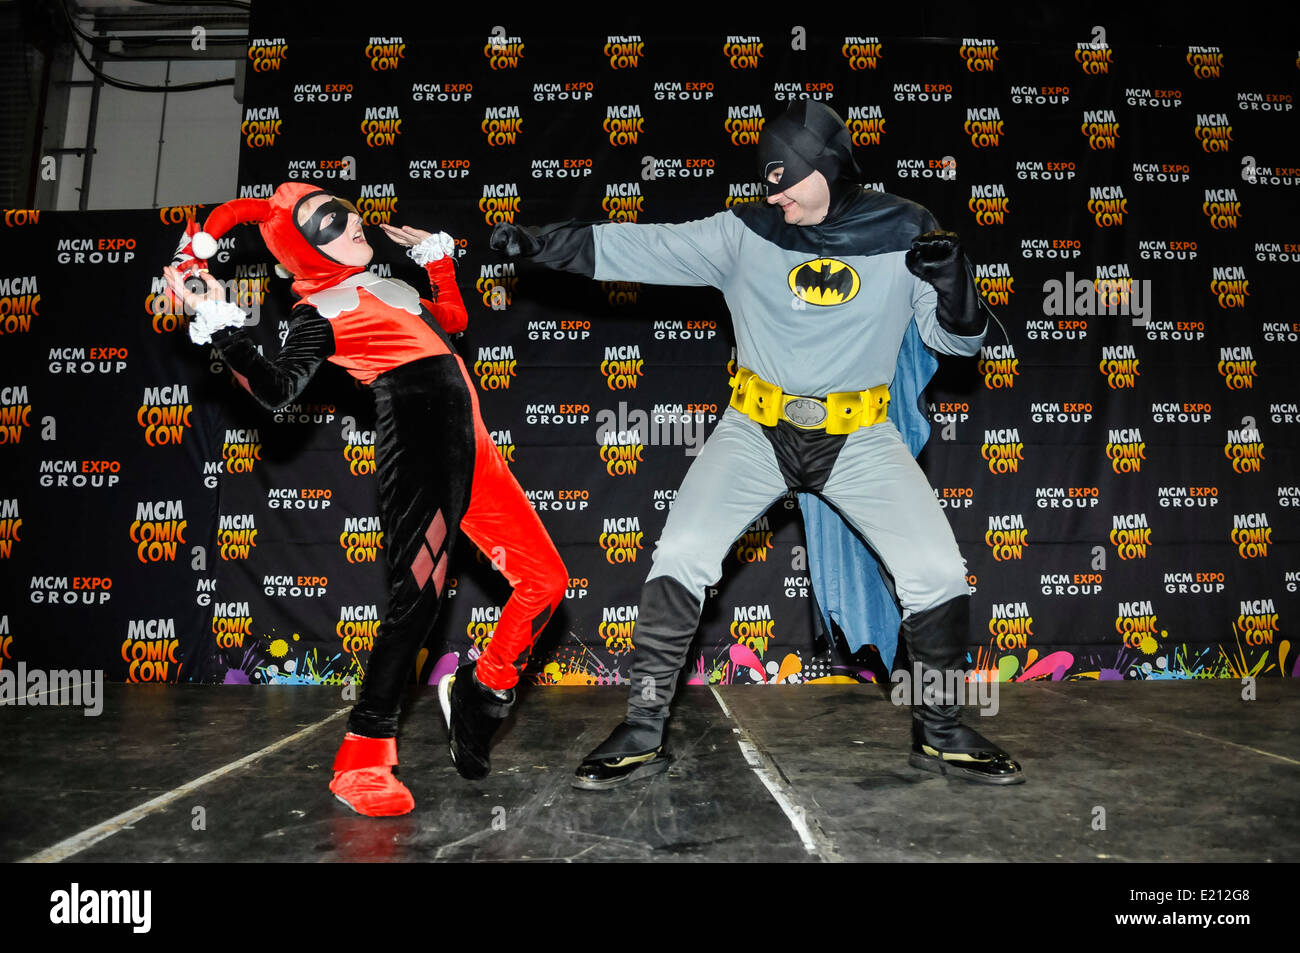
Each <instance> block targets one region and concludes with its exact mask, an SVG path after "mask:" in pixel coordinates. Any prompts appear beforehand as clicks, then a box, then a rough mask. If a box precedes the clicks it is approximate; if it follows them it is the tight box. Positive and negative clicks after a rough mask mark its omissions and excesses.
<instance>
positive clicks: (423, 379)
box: [348, 354, 569, 738]
mask: <svg viewBox="0 0 1300 953" xmlns="http://www.w3.org/2000/svg"><path fill="white" fill-rule="evenodd" d="M371 390H372V392H373V394H374V397H375V410H376V415H377V420H376V440H375V443H376V447H375V460H376V467H377V476H378V479H379V514H380V520H381V522H382V523H383V527H384V533H385V535H384V554H385V560H386V564H387V570H388V611H387V612H386V614H385V617H384V621H383V622H382V623H381V624H380V626H379V631H378V633H377V634H376V636H375V647H374V650H373V651H372V652H371V654H370V662H369V664H368V666H367V668H366V678H365V684H364V687H363V688H362V691H361V697H360V699H359V700H358V702H357V704H356V707H355V708H353V710H352V714H351V716H350V718H349V720H348V730H349V731H351V732H354V733H356V734H358V735H363V736H365V737H368V738H391V737H395V736H396V734H397V716H398V711H399V708H400V707H401V697H402V693H403V691H404V690H405V688H406V684H407V680H408V678H409V677H410V674H411V671H412V669H413V667H414V664H415V658H416V654H417V653H418V652H419V649H420V647H421V645H422V644H423V642H424V639H425V637H426V636H427V635H428V633H429V630H430V628H431V627H432V626H433V623H434V620H435V619H436V618H437V614H438V608H439V606H440V605H441V603H442V599H443V591H444V587H445V585H446V577H447V566H448V563H449V561H450V557H451V548H452V543H453V542H454V540H455V538H456V533H457V530H461V531H463V532H464V533H465V535H466V536H468V537H469V538H470V540H471V541H472V542H473V543H474V544H475V545H476V546H478V548H479V549H481V550H482V551H483V552H484V553H489V554H491V555H492V556H493V563H494V564H495V565H496V566H497V567H498V568H499V569H500V570H501V573H502V575H504V576H505V577H506V579H507V580H508V581H509V582H510V584H511V585H512V586H513V587H514V592H513V593H512V594H511V596H510V598H509V599H508V600H507V601H506V604H505V606H504V607H503V608H502V610H501V618H500V620H499V621H498V622H497V627H496V632H495V633H494V634H493V636H492V640H491V641H490V642H489V643H488V645H487V647H486V648H485V649H484V651H483V654H482V655H481V656H479V659H478V664H477V666H476V669H475V672H476V674H477V676H478V679H479V681H480V682H482V683H483V684H484V685H487V686H488V687H489V688H494V689H505V688H510V687H511V686H513V685H514V684H515V683H516V682H517V681H518V680H519V674H520V672H522V671H523V668H524V665H525V664H526V663H527V662H528V656H529V653H530V652H531V651H532V647H533V643H534V642H536V641H537V637H538V636H539V635H540V634H541V631H542V628H543V627H544V626H545V625H546V622H547V620H549V619H550V617H551V614H552V613H553V612H554V611H555V609H556V608H557V607H558V606H559V604H560V601H561V600H562V599H563V598H564V590H565V588H566V587H567V586H568V581H569V577H568V571H567V570H566V569H565V567H564V563H563V561H562V560H561V559H560V555H559V553H558V552H556V549H555V545H554V544H553V543H552V542H551V539H550V537H549V536H548V535H547V533H546V529H545V528H544V527H543V526H542V521H541V520H540V519H539V518H538V516H537V512H536V511H535V510H534V509H533V506H532V504H531V503H530V502H529V501H528V498H527V497H526V496H524V491H523V490H522V489H521V488H520V486H519V483H518V482H517V481H516V480H515V478H514V475H513V474H512V473H511V472H510V470H509V468H508V467H507V466H506V464H505V461H504V460H502V459H501V454H500V453H499V452H498V451H497V449H496V446H495V445H494V444H493V443H492V438H491V437H490V436H488V432H487V428H486V427H484V425H483V421H482V418H481V417H480V416H479V408H478V395H477V393H476V392H475V390H474V383H473V381H472V379H471V378H470V376H469V373H468V372H467V371H466V369H465V365H464V362H463V361H461V359H460V358H459V357H458V356H456V355H452V354H443V355H438V356H436V357H427V358H422V359H421V360H418V361H413V362H412V363H410V364H404V365H402V366H401V367H397V368H394V369H393V370H391V371H388V372H386V373H384V374H381V375H380V376H379V377H378V378H376V380H375V381H374V383H373V384H372V385H371Z"/></svg>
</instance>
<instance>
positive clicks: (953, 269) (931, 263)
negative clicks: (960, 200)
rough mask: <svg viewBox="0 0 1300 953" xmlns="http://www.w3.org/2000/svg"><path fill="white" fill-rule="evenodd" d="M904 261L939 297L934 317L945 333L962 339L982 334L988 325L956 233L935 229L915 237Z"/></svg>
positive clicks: (909, 269) (908, 268)
mask: <svg viewBox="0 0 1300 953" xmlns="http://www.w3.org/2000/svg"><path fill="white" fill-rule="evenodd" d="M904 261H905V262H906V264H907V270H908V271H910V272H911V273H912V274H914V275H916V277H918V278H920V279H921V280H922V281H928V282H929V283H930V284H931V285H933V286H934V290H935V291H936V292H937V293H938V296H939V301H938V304H937V306H936V310H935V317H936V318H938V320H939V324H940V325H941V326H942V327H943V329H944V330H945V331H948V332H950V333H952V334H959V335H961V336H962V337H974V336H976V335H980V334H983V333H984V329H985V328H986V327H987V324H988V322H987V321H985V320H984V318H983V316H982V315H981V314H980V302H979V292H977V291H976V290H975V283H974V282H973V281H972V280H971V276H970V267H969V265H967V263H966V256H965V255H963V254H962V252H961V239H959V238H958V237H957V233H956V232H945V231H942V230H939V229H936V230H934V231H929V232H926V233H925V234H924V235H918V236H917V237H916V238H913V239H912V248H911V250H910V251H909V252H908V253H907V256H906V257H905V258H904Z"/></svg>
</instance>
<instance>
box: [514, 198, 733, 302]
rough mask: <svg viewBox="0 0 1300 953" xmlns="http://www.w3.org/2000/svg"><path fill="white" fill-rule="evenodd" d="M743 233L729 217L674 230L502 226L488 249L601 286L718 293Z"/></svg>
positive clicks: (624, 225)
mask: <svg viewBox="0 0 1300 953" xmlns="http://www.w3.org/2000/svg"><path fill="white" fill-rule="evenodd" d="M742 228H743V226H742V225H741V224H740V222H739V220H738V219H737V218H736V217H735V216H734V215H732V214H731V213H730V212H719V213H717V214H716V215H712V216H710V217H709V218H703V219H697V220H696V221H693V222H683V223H681V224H676V225H639V224H634V223H631V222H602V223H599V224H595V225H592V224H579V223H575V222H561V223H558V224H553V225H545V226H542V227H540V228H535V227H528V226H523V225H515V224H513V223H510V222H500V223H498V224H497V225H496V226H495V227H494V228H493V229H492V239H491V245H492V248H493V249H494V250H496V251H499V252H501V253H502V254H504V255H505V256H506V257H508V258H527V259H529V260H531V261H535V262H537V263H538V264H541V265H546V266H547V267H550V268H557V269H560V270H563V271H572V272H575V273H577V274H581V275H586V276H587V277H588V278H596V279H598V280H600V281H641V282H645V283H646V284H657V285H711V286H712V287H714V288H721V287H722V286H723V285H724V284H725V282H726V279H727V276H728V275H729V274H730V273H731V272H732V270H733V268H734V265H735V260H736V254H737V248H738V245H739V241H740V230H741V229H742Z"/></svg>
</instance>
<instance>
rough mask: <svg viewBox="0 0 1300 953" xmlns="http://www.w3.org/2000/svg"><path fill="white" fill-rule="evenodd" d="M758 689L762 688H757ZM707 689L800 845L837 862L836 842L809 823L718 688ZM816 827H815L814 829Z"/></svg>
mask: <svg viewBox="0 0 1300 953" xmlns="http://www.w3.org/2000/svg"><path fill="white" fill-rule="evenodd" d="M759 690H760V691H761V689H759ZM709 691H711V692H712V693H713V697H714V698H716V699H717V701H718V705H719V707H721V709H722V713H723V714H724V715H726V716H727V717H728V718H729V719H731V721H732V723H733V724H734V725H735V726H736V727H734V728H732V729H731V730H732V732H733V733H734V734H735V735H736V736H737V737H736V744H737V745H739V746H740V753H741V754H742V755H744V756H745V761H746V763H748V764H749V766H750V767H751V768H753V769H754V773H755V774H756V775H758V780H760V781H762V782H763V787H765V788H767V791H768V793H769V794H771V795H772V799H773V800H774V801H776V803H777V804H778V805H779V806H780V808H781V810H782V811H783V812H784V813H785V816H786V817H787V818H788V819H789V821H790V826H791V827H793V828H794V831H795V833H796V834H798V835H799V840H800V841H801V842H802V843H803V848H804V850H806V851H807V852H808V853H810V854H816V855H817V856H818V857H819V858H820V859H821V860H823V861H827V862H838V861H840V860H842V858H841V857H840V855H839V854H838V853H836V851H835V845H834V844H832V843H831V841H830V838H828V837H827V836H826V834H825V833H824V832H823V831H822V830H821V827H820V825H819V824H817V822H816V820H813V821H812V823H811V824H810V823H809V819H808V813H807V811H805V810H804V809H803V808H802V807H800V806H799V805H798V804H796V803H794V798H793V792H792V791H791V790H790V788H789V785H788V784H785V783H783V782H782V781H781V776H780V772H779V771H778V769H777V767H776V763H775V762H774V761H772V758H771V756H770V755H768V754H767V753H766V752H764V751H763V750H762V749H761V748H759V746H758V745H757V744H755V743H754V740H753V739H752V738H751V737H750V735H749V732H748V731H746V730H745V728H744V727H743V726H742V725H741V724H740V721H739V720H738V719H737V718H736V716H735V715H734V714H732V711H731V709H730V708H728V707H727V703H726V702H725V701H723V700H722V696H721V695H719V694H718V690H717V688H715V687H714V686H712V685H710V686H709ZM814 828H816V829H814Z"/></svg>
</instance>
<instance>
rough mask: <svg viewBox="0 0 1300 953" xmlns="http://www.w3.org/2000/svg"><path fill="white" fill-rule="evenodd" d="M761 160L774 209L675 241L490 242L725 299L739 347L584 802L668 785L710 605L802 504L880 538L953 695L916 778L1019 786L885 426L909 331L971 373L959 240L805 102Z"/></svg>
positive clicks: (923, 743)
mask: <svg viewBox="0 0 1300 953" xmlns="http://www.w3.org/2000/svg"><path fill="white" fill-rule="evenodd" d="M758 153H759V163H760V170H761V176H762V179H763V181H764V182H765V183H766V186H767V193H768V194H767V201H766V203H754V204H746V205H740V206H736V207H733V208H731V209H729V210H727V211H725V212H719V213H717V214H716V215H713V216H711V217H709V218H704V219H700V220H697V221H693V222H686V223H683V224H677V225H642V224H631V223H618V224H615V223H602V224H597V225H577V224H573V223H566V224H559V225H550V226H546V227H542V228H526V227H522V226H517V225H514V224H506V223H503V224H500V225H497V226H496V228H495V229H494V231H493V234H492V247H493V248H494V249H497V250H498V251H500V252H503V253H504V254H505V255H506V256H508V257H519V258H525V259H529V260H532V261H534V262H537V263H540V264H543V265H546V266H548V267H551V268H557V269H563V270H565V271H571V272H576V273H579V274H583V275H587V276H588V277H591V278H595V279H598V280H601V281H638V282H645V283H649V284H675V285H709V286H712V287H715V288H718V289H720V290H721V291H722V293H723V295H724V297H725V299H726V302H727V306H728V308H729V310H730V312H731V315H732V321H733V325H734V329H735V335H736V360H737V365H738V369H737V372H736V376H735V377H734V378H733V379H732V388H733V389H732V396H731V402H730V407H729V408H728V409H727V410H726V412H725V413H724V414H723V416H722V419H721V420H720V421H719V422H718V425H717V427H716V428H715V429H714V431H713V433H712V434H711V435H710V436H709V439H708V440H707V442H706V443H705V445H704V448H703V449H702V450H701V452H700V454H699V455H698V456H697V457H696V459H695V461H694V462H693V463H692V465H691V467H690V469H689V471H688V472H687V474H686V477H685V479H684V480H683V482H682V485H681V487H680V488H679V490H678V492H677V497H676V500H675V501H674V503H673V506H672V509H671V510H670V511H669V514H668V520H667V522H666V524H665V526H664V529H663V533H662V535H661V536H660V538H659V541H658V544H657V546H656V548H655V551H654V556H653V565H652V568H651V570H650V573H649V575H648V577H647V579H646V582H645V585H644V587H643V589H642V592H641V601H640V607H639V613H638V617H637V631H636V650H635V652H634V655H633V658H632V662H631V668H630V671H629V680H630V682H631V692H630V695H629V700H628V709H627V716H626V720H625V721H624V722H623V723H622V724H620V725H619V726H618V727H617V728H615V729H614V731H613V733H612V734H611V735H610V736H609V737H608V738H607V739H606V740H605V741H604V742H603V743H601V744H600V745H599V746H598V747H596V748H595V750H593V751H592V752H591V753H590V754H589V755H588V756H587V757H586V759H585V760H584V761H583V762H582V764H581V765H580V766H579V767H578V769H577V772H576V776H575V778H574V781H573V783H574V786H576V787H579V788H583V789H588V790H600V789H605V788H609V787H613V786H617V785H620V784H623V783H626V782H627V781H629V780H632V779H633V778H638V777H644V776H647V775H650V774H654V773H657V772H660V771H663V770H664V769H665V768H667V766H668V764H669V761H670V756H669V755H668V754H667V753H666V751H665V749H664V731H665V723H666V721H667V718H668V715H669V705H670V703H671V701H672V697H673V693H674V690H675V686H676V683H677V680H678V676H679V675H680V673H681V670H682V668H683V666H684V665H685V662H686V658H687V653H688V650H689V648H690V644H691V642H692V640H693V638H694V635H695V631H696V628H697V625H698V623H699V618H700V612H701V606H702V600H703V595H704V592H705V588H706V587H707V586H710V585H712V584H714V583H716V582H717V581H718V579H719V578H720V577H721V574H722V561H723V558H724V557H725V556H726V553H727V552H728V550H729V549H730V547H731V545H732V544H733V542H734V541H735V539H736V538H737V537H738V536H739V535H740V534H741V533H742V532H743V531H744V530H745V528H746V527H747V526H748V525H749V524H750V523H751V522H752V521H753V520H754V519H755V518H757V517H758V516H759V515H761V514H762V513H763V512H764V511H765V510H766V509H767V508H768V506H770V505H771V504H772V503H773V502H774V501H775V500H776V499H777V498H778V497H780V496H782V495H783V494H785V493H786V492H787V491H788V490H790V489H795V490H799V491H801V492H803V493H811V494H816V495H817V496H819V497H821V499H823V500H825V501H826V502H827V503H828V504H829V505H830V506H831V507H833V508H834V509H835V510H836V511H837V512H838V513H839V514H840V516H842V517H843V519H844V520H845V521H846V522H847V523H848V524H849V525H850V526H852V527H853V529H854V530H856V532H857V533H858V534H859V535H860V536H861V537H862V538H863V539H864V540H866V542H867V544H868V545H869V546H870V547H871V550H872V552H873V553H874V554H875V555H876V557H877V558H878V559H879V560H880V562H881V564H882V565H883V566H884V567H885V569H886V570H887V571H888V573H889V575H890V577H891V578H892V581H893V586H894V591H895V594H896V597H897V600H898V603H899V606H900V608H901V610H902V623H901V626H900V629H899V637H900V638H901V639H903V641H904V642H905V644H906V646H907V649H908V652H909V654H910V657H911V658H912V660H913V662H914V664H918V665H919V666H920V667H921V670H922V675H923V682H924V683H926V684H932V680H937V681H938V682H939V684H940V685H941V686H942V688H940V690H939V691H938V692H937V693H935V694H933V695H927V696H926V697H925V698H923V699H917V700H916V703H915V704H914V705H913V708H912V716H913V720H912V753H911V757H910V761H911V764H912V765H914V766H915V767H918V768H923V769H925V770H929V771H934V772H936V773H939V774H951V775H954V776H958V777H963V778H966V779H968V780H973V781H978V782H983V783H990V784H1014V783H1018V782H1021V781H1023V780H1024V776H1023V774H1022V772H1021V769H1020V766H1019V765H1018V764H1017V763H1016V762H1015V761H1013V760H1012V759H1011V758H1010V757H1008V756H1007V754H1006V753H1005V752H1004V751H1002V750H1001V749H1000V748H999V747H998V746H997V745H995V744H993V743H992V742H990V741H988V740H987V739H985V738H983V737H982V736H980V735H979V734H978V733H977V732H975V731H974V730H972V729H971V728H969V727H967V726H965V725H963V724H961V722H960V720H959V714H960V707H959V705H958V699H957V698H956V697H955V686H954V685H953V683H952V682H951V681H950V680H949V679H947V678H942V677H941V676H942V674H943V673H947V672H952V671H955V670H958V669H960V668H961V666H962V664H963V662H964V661H965V657H966V648H965V646H966V637H967V630H968V628H969V620H970V591H969V588H968V586H967V583H966V574H965V565H964V563H963V561H962V558H961V553H960V551H959V550H958V547H957V543H956V540H955V539H954V537H953V533H952V529H951V527H950V526H949V525H948V521H947V519H946V517H945V516H944V513H943V510H942V509H941V508H940V506H939V504H938V502H937V501H936V500H935V498H934V494H933V491H932V490H931V488H930V485H929V483H928V481H927V480H926V478H925V475H924V474H923V473H922V471H921V469H920V467H919V466H918V465H917V463H916V461H915V459H914V458H913V455H912V453H911V452H910V451H909V449H908V447H907V445H906V444H905V442H904V440H903V438H902V436H900V433H899V429H898V428H897V427H896V426H895V424H894V421H893V420H892V419H891V416H890V415H889V411H888V409H889V404H890V390H891V384H892V383H893V381H894V378H895V368H896V365H897V363H898V360H899V351H900V346H901V345H902V344H903V342H904V337H905V335H906V334H907V333H908V332H909V330H910V329H911V328H912V327H913V326H915V329H916V331H917V332H919V335H920V339H921V340H922V341H923V342H924V344H925V345H927V346H928V347H929V348H931V349H933V350H934V351H937V352H941V353H944V354H950V355H957V356H970V355H973V354H975V353H977V352H978V350H979V346H980V344H981V342H982V341H983V339H984V333H985V331H986V322H985V319H984V316H983V315H982V314H981V312H980V302H979V299H978V295H977V292H976V290H975V288H974V285H973V282H972V280H971V278H970V272H969V266H968V265H967V263H966V260H965V257H964V255H963V254H962V252H961V249H960V246H959V245H958V242H957V236H956V235H954V234H953V233H951V232H943V231H939V230H938V224H937V222H936V221H935V219H934V217H933V216H932V215H931V214H930V213H929V212H928V211H927V210H926V209H924V208H922V207H921V206H919V205H917V204H915V203H913V202H909V201H907V200H905V199H901V198H898V197H896V196H892V195H887V194H883V193H879V192H875V191H871V190H867V189H863V188H862V187H861V186H859V185H857V184H856V178H857V177H858V176H859V175H860V172H859V169H858V167H857V164H856V163H855V162H854V159H853V155H852V146H851V141H850V138H849V133H848V130H847V128H846V127H845V125H844V122H843V120H841V119H840V117H839V116H838V115H837V114H836V113H835V112H834V111H833V110H832V109H830V108H829V107H827V106H825V105H824V104H821V103H817V102H814V101H811V100H803V101H800V102H799V103H797V104H795V105H794V106H792V107H790V109H789V110H788V111H787V112H785V113H784V114H783V115H781V116H780V117H778V118H776V119H775V120H773V121H772V122H769V123H768V124H767V125H766V127H765V128H764V130H763V133H762V136H761V138H760V140H759V145H758ZM928 673H932V674H930V675H929V677H925V676H926V675H927V674H928ZM935 676H940V677H939V678H938V679H935ZM651 686H653V690H650V687H651Z"/></svg>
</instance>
